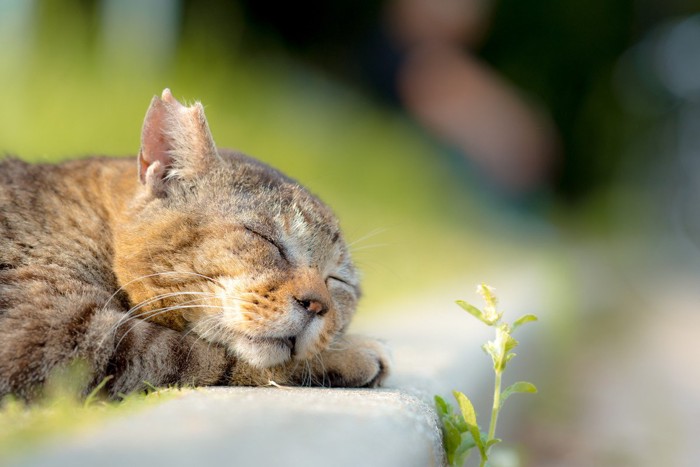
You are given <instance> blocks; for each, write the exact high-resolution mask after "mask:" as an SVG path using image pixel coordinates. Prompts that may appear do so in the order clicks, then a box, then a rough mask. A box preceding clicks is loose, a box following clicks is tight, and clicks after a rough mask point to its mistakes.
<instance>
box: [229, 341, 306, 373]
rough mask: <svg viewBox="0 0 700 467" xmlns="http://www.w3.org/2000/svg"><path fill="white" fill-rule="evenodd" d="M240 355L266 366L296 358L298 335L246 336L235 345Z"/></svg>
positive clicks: (250, 361)
mask: <svg viewBox="0 0 700 467" xmlns="http://www.w3.org/2000/svg"><path fill="white" fill-rule="evenodd" d="M235 347H236V350H237V351H238V353H239V355H240V356H241V357H243V358H244V359H245V360H247V361H248V362H249V363H251V364H253V365H255V366H258V367H261V368H266V367H270V366H274V365H278V364H281V363H284V362H286V361H288V360H290V359H292V358H294V356H295V354H296V350H297V336H287V337H259V336H258V337H251V336H244V339H243V340H239V341H238V342H237V345H236V346H235Z"/></svg>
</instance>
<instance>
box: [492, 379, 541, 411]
mask: <svg viewBox="0 0 700 467" xmlns="http://www.w3.org/2000/svg"><path fill="white" fill-rule="evenodd" d="M516 392H519V393H531V394H535V393H537V388H536V387H535V385H534V384H532V383H528V382H527V381H518V382H517V383H513V384H511V385H510V386H508V387H507V388H506V389H505V390H504V391H503V392H502V393H501V407H503V403H504V402H505V401H506V399H508V398H509V397H510V395H511V394H515V393H516Z"/></svg>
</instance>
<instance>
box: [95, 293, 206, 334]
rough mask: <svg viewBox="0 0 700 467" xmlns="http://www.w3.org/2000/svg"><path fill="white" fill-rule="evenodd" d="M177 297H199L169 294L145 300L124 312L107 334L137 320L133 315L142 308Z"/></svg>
mask: <svg viewBox="0 0 700 467" xmlns="http://www.w3.org/2000/svg"><path fill="white" fill-rule="evenodd" d="M178 295H200V293H199V292H174V293H169V294H162V295H159V296H156V297H154V298H151V299H149V300H145V301H143V302H141V303H139V304H138V305H135V306H133V307H132V308H131V309H130V310H128V311H127V312H125V313H124V315H123V316H122V317H121V318H120V319H119V321H117V322H116V323H115V324H114V326H113V327H112V328H111V329H110V330H109V331H108V334H109V333H112V332H114V331H116V330H117V329H118V328H119V327H120V326H122V325H123V324H125V323H127V322H129V321H131V320H132V319H134V318H139V317H140V316H134V315H133V314H134V313H135V312H136V311H138V310H139V309H141V308H143V307H144V306H146V305H149V304H151V303H153V302H155V301H158V300H161V299H164V298H170V297H174V296H178ZM206 298H208V297H203V298H202V300H204V299H206Z"/></svg>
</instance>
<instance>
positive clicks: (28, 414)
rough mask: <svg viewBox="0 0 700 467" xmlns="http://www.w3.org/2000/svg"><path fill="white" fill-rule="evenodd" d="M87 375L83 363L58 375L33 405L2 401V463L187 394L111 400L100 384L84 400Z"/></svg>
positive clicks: (177, 391)
mask: <svg viewBox="0 0 700 467" xmlns="http://www.w3.org/2000/svg"><path fill="white" fill-rule="evenodd" d="M86 374H87V373H86V372H85V371H83V370H82V367H81V366H80V365H79V364H74V365H72V366H70V367H69V368H67V369H64V370H63V371H61V372H57V373H56V374H54V375H53V376H52V378H51V379H50V380H49V382H48V383H47V385H46V388H45V389H46V390H45V393H44V395H43V396H42V397H41V398H39V400H37V401H34V402H33V403H32V405H31V406H27V405H26V404H25V403H24V402H23V401H20V400H17V399H15V398H13V397H9V396H8V397H6V398H4V399H3V400H2V401H0V461H2V460H3V459H10V458H12V457H14V456H18V455H21V454H22V453H24V452H26V451H28V450H29V449H31V448H32V447H34V446H36V445H37V444H46V443H49V442H50V441H51V440H59V439H61V438H65V437H67V436H71V435H75V434H79V433H82V432H85V431H87V430H89V429H90V428H91V427H93V426H96V425H99V424H101V423H104V422H105V421H106V420H108V419H110V418H115V417H119V416H124V415H127V414H129V413H132V412H135V411H138V410H143V409H144V408H146V407H151V406H153V405H155V404H158V403H161V402H163V401H165V400H169V399H172V398H174V397H178V396H179V395H181V394H183V393H184V392H185V391H187V389H172V388H170V389H167V388H164V389H156V388H149V390H148V391H146V392H143V393H135V394H130V395H125V396H124V397H123V398H122V399H121V400H120V401H109V400H106V399H105V398H104V397H102V395H101V394H100V389H101V388H102V385H100V386H98V387H97V388H95V390H93V391H92V392H91V393H90V394H89V395H88V396H87V397H81V396H80V395H79V394H80V390H79V387H80V386H81V385H82V384H83V382H84V381H85V380H86V379H85V377H84V376H85V375H86ZM106 382H107V380H105V381H103V383H106ZM0 463H1V462H0Z"/></svg>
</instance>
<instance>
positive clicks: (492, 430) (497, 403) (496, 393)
mask: <svg viewBox="0 0 700 467" xmlns="http://www.w3.org/2000/svg"><path fill="white" fill-rule="evenodd" d="M501 374H502V372H501V371H496V382H495V384H494V388H493V408H492V409H491V423H490V424H489V437H488V440H487V441H491V440H492V439H494V438H495V437H496V422H497V421H498V412H499V410H500V408H501Z"/></svg>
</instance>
